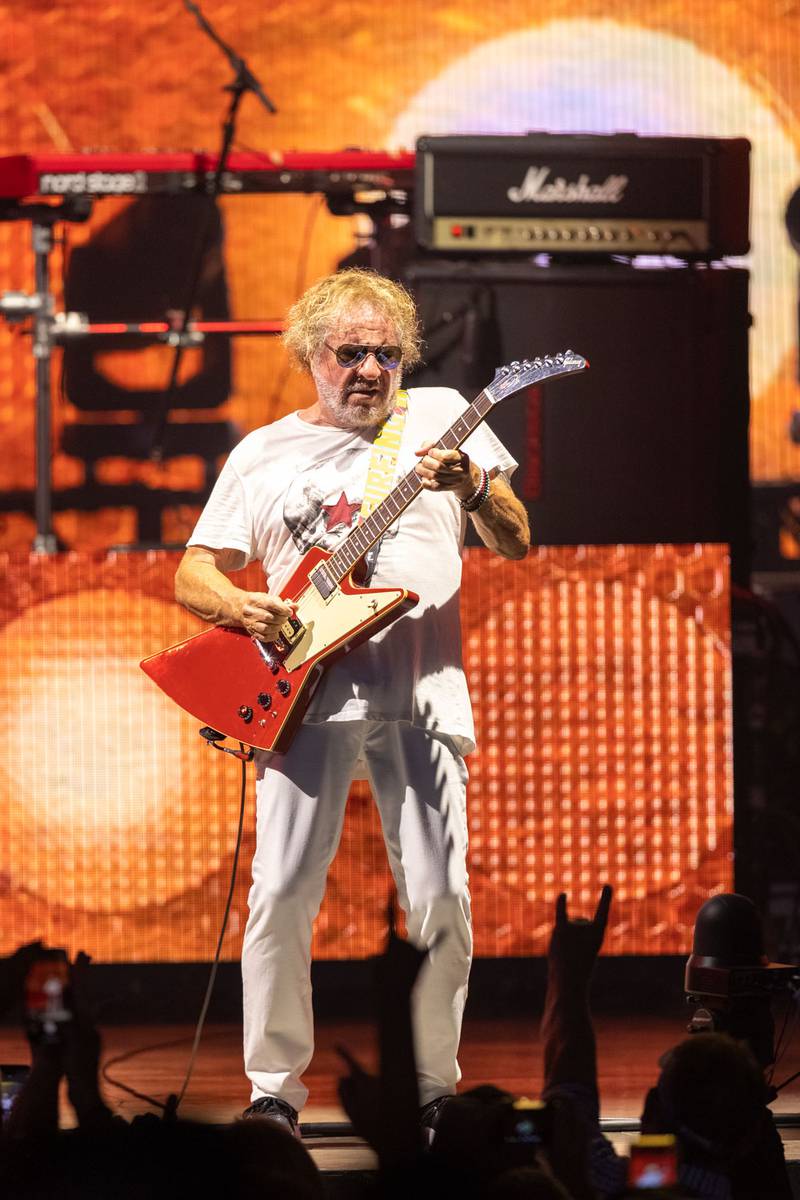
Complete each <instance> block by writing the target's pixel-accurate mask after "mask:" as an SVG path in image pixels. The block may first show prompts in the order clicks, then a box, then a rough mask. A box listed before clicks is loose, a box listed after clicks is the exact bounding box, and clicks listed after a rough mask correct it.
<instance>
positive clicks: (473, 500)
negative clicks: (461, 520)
mask: <svg viewBox="0 0 800 1200" xmlns="http://www.w3.org/2000/svg"><path fill="white" fill-rule="evenodd" d="M491 486H492V481H491V479H490V478H489V472H488V471H487V470H485V469H484V468H483V467H481V481H480V483H479V484H478V486H477V487H476V488H475V491H474V492H473V493H472V495H471V496H467V498H466V500H460V501H459V503H460V505H461V507H462V508H463V509H464V512H468V513H473V512H477V511H478V509H479V508H480V507H481V505H483V504H485V503H486V501H487V500H488V499H489V489H490V487H491Z"/></svg>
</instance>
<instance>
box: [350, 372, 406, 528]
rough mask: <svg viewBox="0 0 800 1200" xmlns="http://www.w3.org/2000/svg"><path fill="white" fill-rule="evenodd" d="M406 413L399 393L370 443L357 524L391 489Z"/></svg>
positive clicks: (401, 395) (404, 399)
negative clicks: (369, 453)
mask: <svg viewBox="0 0 800 1200" xmlns="http://www.w3.org/2000/svg"><path fill="white" fill-rule="evenodd" d="M407 412H408V392H403V391H399V392H398V393H397V397H396V398H395V402H394V408H393V409H392V413H391V416H390V417H389V418H388V420H386V421H384V423H383V425H382V426H381V427H380V429H379V430H378V433H377V436H376V438H375V441H374V442H373V443H372V454H371V455H370V460H369V469H368V471H367V481H366V483H365V484H364V499H363V500H362V501H361V511H360V512H359V514H358V519H359V522H360V521H365V520H366V519H367V517H368V516H369V514H370V513H371V512H372V511H373V509H376V508H377V507H378V505H379V504H380V502H381V501H382V500H384V499H385V498H386V497H387V496H388V495H389V492H390V491H391V490H392V485H393V483H394V475H395V471H396V470H397V455H398V453H399V451H400V442H401V441H402V438H403V429H404V428H405V423H406V413H407Z"/></svg>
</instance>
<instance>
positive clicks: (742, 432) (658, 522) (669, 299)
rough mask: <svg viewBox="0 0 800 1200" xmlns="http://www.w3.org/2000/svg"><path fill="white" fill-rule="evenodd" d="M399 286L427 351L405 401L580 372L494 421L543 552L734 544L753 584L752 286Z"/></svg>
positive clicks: (657, 282) (419, 276) (585, 268)
mask: <svg viewBox="0 0 800 1200" xmlns="http://www.w3.org/2000/svg"><path fill="white" fill-rule="evenodd" d="M405 282H406V284H407V285H408V286H409V288H410V289H411V290H412V292H413V293H414V294H415V296H416V298H417V301H418V304H419V308H420V313H421V317H422V321H423V326H424V331H425V337H426V344H427V352H426V356H425V362H424V363H423V365H422V367H421V368H420V369H418V370H417V371H416V372H415V373H414V375H413V377H409V378H408V380H407V382H408V384H409V386H421V385H428V384H445V385H448V386H453V387H457V388H459V389H460V390H462V391H463V392H464V394H465V395H466V396H467V398H468V399H472V398H473V397H474V395H475V394H476V393H477V392H478V391H480V389H481V388H482V387H483V386H484V385H485V384H487V383H489V382H490V381H491V379H492V376H493V374H494V370H495V368H496V367H497V366H499V365H500V364H502V363H504V362H509V361H511V360H512V359H521V358H532V357H533V356H534V355H537V354H539V355H543V354H552V353H555V352H557V351H559V350H564V349H567V348H570V349H573V350H576V351H578V352H579V353H580V354H583V355H585V357H586V358H588V359H589V362H590V365H591V369H590V370H589V371H588V372H585V373H584V374H582V375H578V376H575V377H572V378H566V379H562V380H556V381H554V382H552V383H550V384H545V385H544V387H543V388H542V389H540V390H539V391H537V392H536V393H535V394H530V393H527V394H521V395H518V396H516V397H511V398H509V399H508V400H505V401H503V402H502V403H501V404H500V405H498V407H497V408H496V409H494V410H493V412H492V414H491V416H490V418H489V423H490V425H491V426H492V428H493V429H494V430H495V432H496V433H497V435H498V436H499V437H500V438H501V439H502V440H503V441H504V442H505V444H506V445H507V446H508V448H509V450H510V451H511V453H512V454H513V455H514V457H515V458H516V459H517V460H518V462H519V463H520V470H519V471H518V473H517V478H516V482H515V488H516V490H517V492H518V494H520V495H521V496H522V498H523V499H524V500H525V503H526V504H527V507H528V510H529V514H530V518H531V528H532V532H533V536H534V539H535V540H536V541H537V542H539V543H543V544H550V545H570V544H578V543H616V542H629V543H636V542H639V543H651V542H696V541H703V542H728V543H730V544H731V548H732V555H733V559H734V570H735V574H736V576H737V577H738V578H739V579H740V580H742V581H744V580H746V578H747V574H748V559H749V540H750V539H749V532H748V444H747V439H748V416H749V392H748V327H749V315H748V273H747V271H745V270H742V269H739V268H727V267H709V266H706V265H702V266H700V265H695V266H687V265H685V264H684V265H682V266H680V267H674V268H667V267H657V268H652V269H648V268H645V267H633V266H630V265H628V264H619V265H617V264H602V265H593V264H586V265H581V266H577V265H568V266H552V265H551V266H535V265H532V264H529V263H513V262H508V263H502V262H500V263H498V262H486V261H482V262H479V263H474V262H470V263H465V262H458V263H452V262H443V261H418V262H411V263H410V264H408V265H407V267H406V270H405ZM473 537H474V535H473Z"/></svg>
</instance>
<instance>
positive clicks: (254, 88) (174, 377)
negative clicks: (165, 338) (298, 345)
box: [150, 0, 278, 462]
mask: <svg viewBox="0 0 800 1200" xmlns="http://www.w3.org/2000/svg"><path fill="white" fill-rule="evenodd" d="M183 2H184V4H185V6H186V8H187V9H188V10H189V12H190V13H191V14H192V15H193V16H194V18H195V20H196V21H197V23H198V25H199V26H200V28H201V29H202V30H203V32H204V33H206V34H207V35H208V36H209V37H210V38H211V40H212V42H214V43H215V44H216V45H217V46H219V48H220V50H221V51H222V53H223V54H224V55H225V57H226V58H227V60H228V62H229V63H230V64H231V66H232V67H233V70H234V72H235V74H234V78H233V80H232V82H231V83H227V84H226V85H225V87H224V89H223V90H224V91H226V92H230V93H231V98H230V103H229V105H228V111H227V113H226V114H225V119H224V121H223V125H222V144H221V146H220V151H219V156H218V158H217V167H216V170H215V171H214V178H213V179H212V181H211V184H210V185H208V184H207V183H206V186H205V189H204V190H205V194H206V195H207V196H208V198H209V200H210V203H209V206H208V208H207V210H206V214H205V218H204V219H203V220H202V221H201V224H200V230H199V233H198V243H197V252H196V254H195V261H194V266H193V269H192V275H191V279H190V282H189V288H188V290H187V294H186V304H185V305H184V307H183V310H182V316H181V319H180V322H179V324H178V327H177V329H176V330H175V339H174V340H175V353H174V355H173V358H172V368H171V370H170V375H169V382H168V383H167V386H166V389H165V391H164V392H163V394H162V397H161V400H160V402H159V404H158V406H157V407H156V409H155V411H154V412H153V414H152V416H151V421H150V423H151V426H152V434H151V441H150V458H151V459H152V461H153V462H162V461H163V458H164V435H165V433H166V427H167V417H168V415H169V411H170V409H171V408H172V400H173V397H174V395H175V391H176V389H177V385H178V374H179V372H180V369H181V362H182V360H183V352H184V349H185V348H186V346H187V345H190V344H191V334H190V333H189V331H188V325H189V320H190V317H191V313H192V308H193V306H194V301H195V297H196V296H197V289H198V286H199V283H200V275H201V273H202V270H203V253H204V250H205V242H206V235H207V234H208V231H209V229H210V227H211V217H212V213H213V211H214V204H215V201H216V199H217V197H218V196H219V194H220V192H221V191H222V180H223V177H224V174H225V170H226V167H227V163H228V156H229V154H230V149H231V146H232V144H233V139H234V133H235V130H236V117H237V114H238V111H239V105H240V104H241V101H242V97H243V96H244V94H245V92H252V93H253V94H254V95H255V96H256V97H257V98H258V99H259V100H260V102H261V103H262V104H263V106H264V108H265V109H266V110H267V112H268V113H276V112H277V111H278V110H277V109H276V107H275V105H274V104H273V103H272V101H271V100H270V98H269V96H268V95H267V94H266V92H265V91H264V89H263V87H262V86H261V83H260V82H259V80H258V79H257V77H256V76H255V75H254V74H253V72H252V71H251V70H250V68H249V67H248V65H247V63H246V62H245V60H244V59H243V58H242V57H241V56H240V55H238V54H237V53H236V51H235V50H233V48H232V47H231V46H229V45H228V44H227V42H225V41H223V40H222V38H221V37H220V36H219V34H218V33H217V31H216V30H215V29H214V27H213V26H212V25H211V23H210V22H209V21H208V20H207V18H206V17H205V16H204V15H203V13H202V12H201V11H200V9H199V7H198V6H197V5H196V4H194V3H193V2H192V0H183Z"/></svg>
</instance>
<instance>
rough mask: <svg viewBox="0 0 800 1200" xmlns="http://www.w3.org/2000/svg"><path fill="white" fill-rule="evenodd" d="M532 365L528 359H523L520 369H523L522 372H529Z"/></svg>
mask: <svg viewBox="0 0 800 1200" xmlns="http://www.w3.org/2000/svg"><path fill="white" fill-rule="evenodd" d="M532 365H533V364H532V363H531V361H530V359H528V358H523V360H522V369H523V371H530V369H531V366H532Z"/></svg>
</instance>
